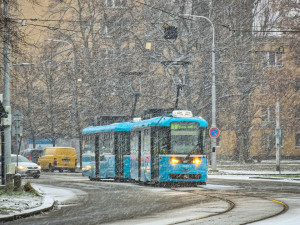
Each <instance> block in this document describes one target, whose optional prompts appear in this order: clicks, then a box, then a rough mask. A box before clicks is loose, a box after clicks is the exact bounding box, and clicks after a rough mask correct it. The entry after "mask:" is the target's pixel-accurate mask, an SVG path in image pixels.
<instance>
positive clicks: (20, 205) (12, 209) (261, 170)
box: [0, 160, 300, 222]
mask: <svg viewBox="0 0 300 225" xmlns="http://www.w3.org/2000/svg"><path fill="white" fill-rule="evenodd" d="M275 168H276V165H275V162H274V161H263V162H262V163H253V164H239V163H236V162H230V161H222V162H218V163H217V170H215V171H213V170H211V168H210V166H209V169H208V179H209V178H210V177H211V178H223V179H249V178H255V179H277V180H282V181H287V182H300V160H297V161H291V160H290V161H282V162H281V172H280V174H279V172H278V171H276V170H275ZM288 175H290V176H291V177H290V178H289V177H288ZM208 183H209V181H208ZM33 187H34V188H35V190H36V191H37V192H38V193H39V194H40V195H41V196H36V195H35V196H34V195H27V194H22V195H6V194H2V195H0V222H3V221H9V220H14V219H16V218H19V217H26V216H31V215H34V214H38V213H41V212H44V211H47V210H51V209H52V208H53V207H54V203H55V202H57V204H63V203H64V202H67V201H69V200H71V199H74V198H75V197H76V192H79V190H71V189H62V188H56V187H55V188H54V187H51V186H45V185H33Z"/></svg>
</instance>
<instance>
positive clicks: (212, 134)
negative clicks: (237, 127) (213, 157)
mask: <svg viewBox="0 0 300 225" xmlns="http://www.w3.org/2000/svg"><path fill="white" fill-rule="evenodd" d="M219 135H220V130H219V129H218V128H216V127H212V128H210V129H209V136H210V137H211V138H217V137H219Z"/></svg>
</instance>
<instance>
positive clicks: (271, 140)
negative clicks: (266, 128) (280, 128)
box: [262, 134, 275, 149]
mask: <svg viewBox="0 0 300 225" xmlns="http://www.w3.org/2000/svg"><path fill="white" fill-rule="evenodd" d="M262 148H264V149H273V148H275V136H274V134H263V135H262Z"/></svg>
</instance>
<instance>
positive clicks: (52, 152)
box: [38, 147, 77, 172]
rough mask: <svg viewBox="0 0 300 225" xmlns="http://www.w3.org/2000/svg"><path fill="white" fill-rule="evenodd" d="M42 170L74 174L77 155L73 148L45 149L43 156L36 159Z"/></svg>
mask: <svg viewBox="0 0 300 225" xmlns="http://www.w3.org/2000/svg"><path fill="white" fill-rule="evenodd" d="M38 163H39V165H40V166H41V169H42V170H50V171H52V172H53V171H54V170H59V172H63V170H65V169H66V170H70V171H71V172H75V168H76V165H77V154H76V151H75V148H70V147H47V148H45V150H44V152H43V156H41V157H40V158H39V159H38Z"/></svg>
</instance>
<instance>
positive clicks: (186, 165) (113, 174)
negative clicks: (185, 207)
mask: <svg viewBox="0 0 300 225" xmlns="http://www.w3.org/2000/svg"><path fill="white" fill-rule="evenodd" d="M206 131H207V122H206V121H205V120H204V119H202V118H199V117H194V116H193V115H192V113H191V112H190V111H183V110H177V111H173V113H172V114H169V115H165V116H160V117H155V118H152V119H148V120H142V121H137V122H123V123H117V124H111V125H106V126H91V127H87V128H85V129H84V130H83V132H82V134H83V150H84V149H88V150H89V151H93V152H95V159H96V161H95V164H92V165H91V166H90V167H88V169H86V170H84V171H83V175H85V176H89V177H90V179H115V180H123V179H127V180H130V179H131V180H134V181H136V182H142V183H150V184H157V183H183V184H184V183H197V184H205V183H206V180H207V158H206ZM97 159H98V160H97Z"/></svg>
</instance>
